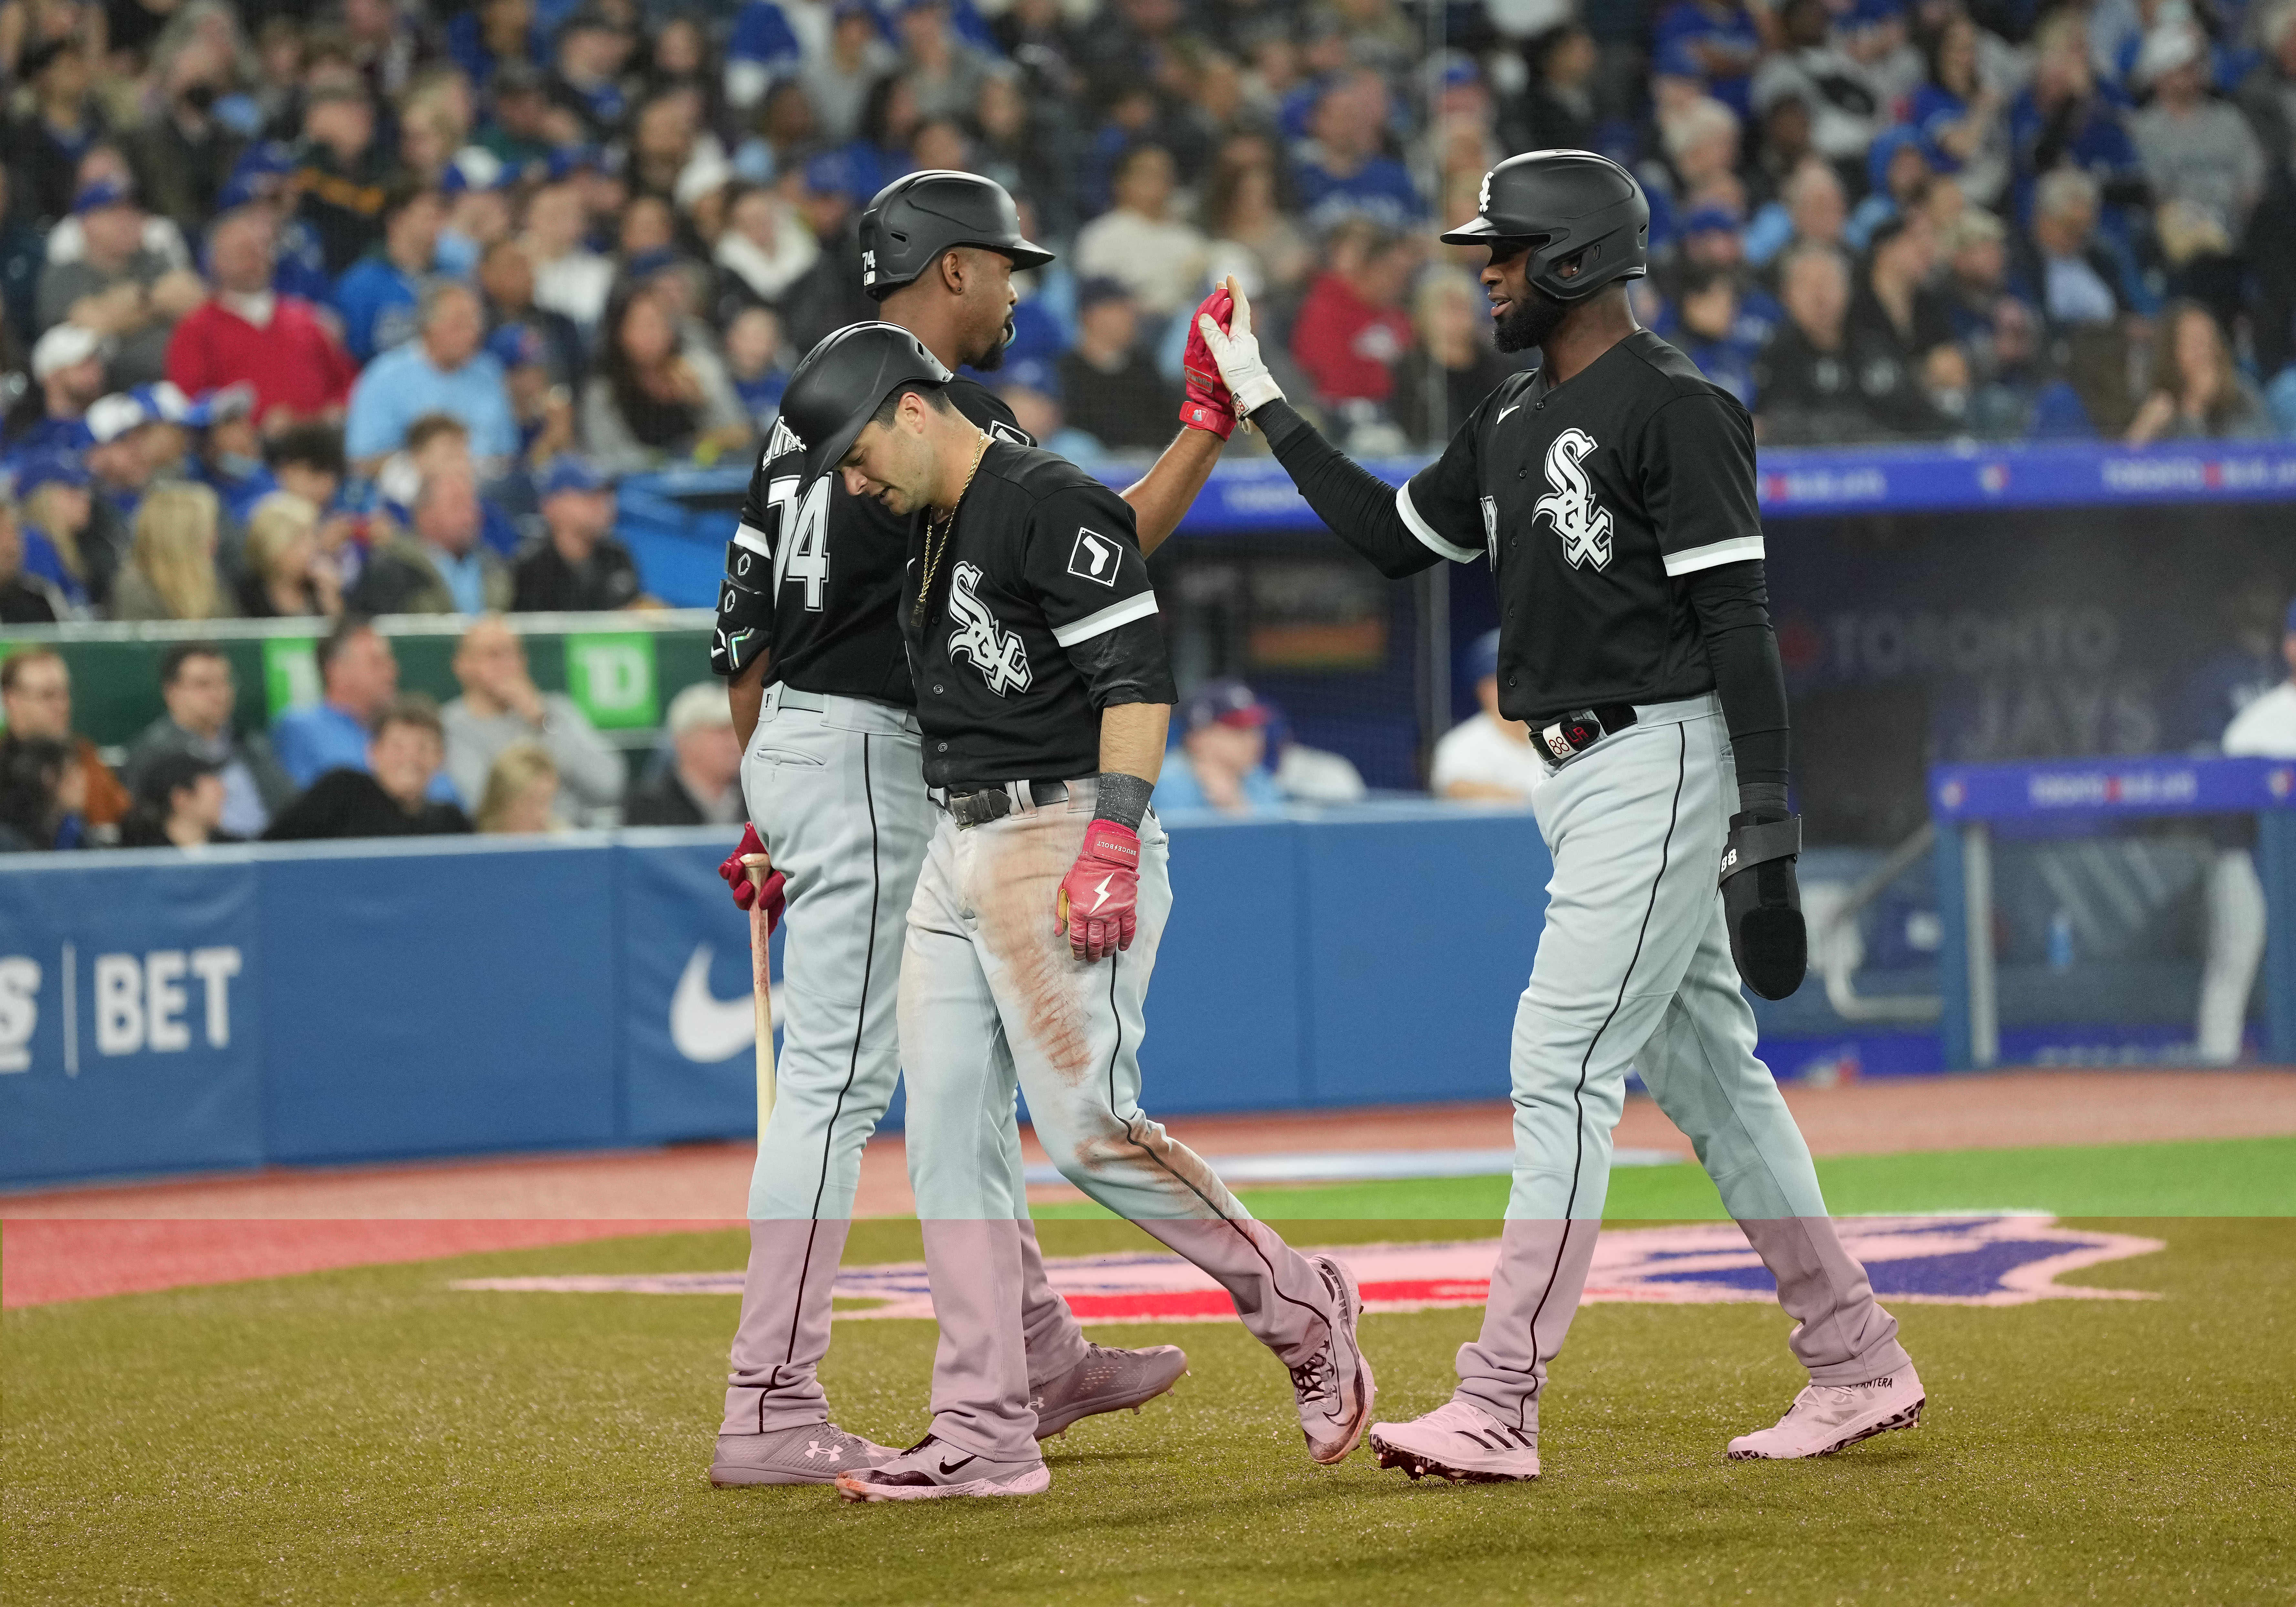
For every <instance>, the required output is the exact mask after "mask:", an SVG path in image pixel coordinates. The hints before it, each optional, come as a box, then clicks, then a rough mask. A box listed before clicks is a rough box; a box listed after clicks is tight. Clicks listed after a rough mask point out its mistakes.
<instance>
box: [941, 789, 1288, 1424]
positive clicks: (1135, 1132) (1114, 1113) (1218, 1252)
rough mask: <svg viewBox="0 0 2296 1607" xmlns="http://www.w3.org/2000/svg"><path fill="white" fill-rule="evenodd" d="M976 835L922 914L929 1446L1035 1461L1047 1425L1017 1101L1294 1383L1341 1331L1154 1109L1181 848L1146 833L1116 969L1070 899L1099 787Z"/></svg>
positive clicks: (948, 828)
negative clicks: (1152, 1039)
mask: <svg viewBox="0 0 2296 1607" xmlns="http://www.w3.org/2000/svg"><path fill="white" fill-rule="evenodd" d="M1013 792H1014V794H1015V796H1016V798H1017V799H1019V807H1017V808H1015V810H1014V812H1013V813H1012V814H1009V815H1007V816H1005V817H1004V818H1002V819H1000V820H995V821H991V822H988V823H987V824H982V825H977V826H971V827H964V828H960V827H958V826H957V824H955V822H954V821H953V820H951V819H949V818H948V817H947V816H945V815H944V816H941V818H940V821H939V825H938V826H937V828H936V829H935V831H934V832H933V840H932V847H931V850H930V851H929V852H928V853H927V855H926V857H925V868H924V873H923V874H922V876H921V877H920V878H919V879H918V881H917V890H916V898H915V900H914V903H913V904H912V905H911V906H910V908H909V931H908V951H907V954H906V957H905V958H904V959H903V960H902V962H901V1007H900V1018H901V1042H902V1044H903V1045H904V1054H905V1059H906V1067H907V1072H908V1078H909V1104H908V1154H909V1181H910V1184H911V1185H912V1187H914V1190H915V1192H916V1197H917V1215H918V1216H919V1217H921V1218H923V1228H924V1242H925V1262H926V1266H927V1268H928V1270H929V1271H930V1273H931V1279H932V1292H933V1312H934V1315H935V1316H937V1317H938V1318H939V1323H940V1347H939V1352H938V1354H937V1355H936V1357H935V1359H934V1364H933V1394H932V1408H933V1425H932V1431H933V1433H934V1434H935V1435H937V1436H938V1437H939V1439H942V1440H944V1441H945V1442H947V1444H950V1445H953V1446H955V1447H958V1448H959V1449H961V1450H964V1451H968V1452H971V1453H972V1454H973V1455H980V1456H988V1457H994V1458H997V1459H1000V1460H1025V1459H1027V1458H1028V1457H1029V1456H1031V1455H1034V1452H1033V1450H1032V1448H1031V1447H1032V1444H1033V1439H1032V1437H1033V1433H1034V1431H1035V1428H1036V1421H1037V1416H1036V1412H1035V1410H1034V1409H1033V1407H1032V1406H1031V1405H1030V1399H1029V1398H1030V1393H1031V1391H1030V1390H1029V1382H1030V1379H1029V1372H1030V1368H1029V1357H1028V1355H1027V1349H1028V1346H1027V1341H1028V1337H1029V1336H1028V1334H1027V1332H1026V1330H1025V1326H1024V1323H1023V1319H1022V1306H1021V1301H1020V1300H1017V1299H1015V1298H1013V1294H1014V1291H1016V1290H1017V1289H1018V1288H1019V1287H1020V1284H1021V1281H1022V1280H1023V1279H1024V1278H1025V1276H1026V1267H1025V1260H1024V1257H1025V1248H1026V1244H1027V1236H1026V1234H1025V1231H1024V1230H1025V1228H1026V1226H1027V1224H1026V1218H1027V1216H1028V1201H1027V1194H1026V1193H1025V1190H1024V1186H1023V1181H1022V1177H1021V1144H1020V1132H1019V1127H1018V1126H1017V1114H1016V1111H1015V1108H1014V1095H1015V1092H1016V1090H1017V1091H1020V1092H1024V1093H1026V1094H1027V1095H1028V1098H1029V1118H1030V1119H1031V1120H1032V1121H1033V1122H1034V1123H1035V1124H1036V1129H1037V1138H1038V1139H1039V1140H1041V1141H1042V1143H1043V1144H1044V1146H1045V1151H1046V1153H1047V1154H1048V1155H1050V1156H1051V1157H1052V1159H1053V1161H1054V1164H1055V1165H1056V1166H1058V1167H1059V1168H1060V1169H1061V1173H1062V1176H1063V1177H1067V1178H1068V1179H1069V1180H1070V1182H1072V1183H1074V1184H1075V1185H1077V1186H1078V1188H1081V1189H1082V1190H1084V1192H1085V1193H1087V1194H1088V1195H1090V1196H1091V1197H1092V1198H1093V1199H1095V1200H1097V1201H1100V1203H1101V1204H1103V1205H1104V1206H1106V1207H1108V1209H1111V1210H1112V1211H1114V1212H1116V1213H1117V1214H1118V1215H1119V1216H1121V1217H1124V1218H1128V1219H1129V1220H1131V1221H1133V1222H1135V1223H1136V1224H1138V1225H1139V1226H1140V1227H1141V1228H1143V1229H1144V1230H1145V1231H1146V1232H1147V1233H1148V1234H1151V1235H1152V1237H1154V1238H1156V1239H1158V1240H1160V1241H1161V1242H1163V1243H1164V1244H1166V1245H1167V1246H1169V1248H1170V1249H1172V1250H1176V1251H1177V1252H1178V1253H1179V1254H1181V1255H1183V1256H1185V1257H1186V1258H1187V1259H1189V1260H1191V1261H1193V1262H1194V1263H1195V1265H1196V1266H1197V1267H1201V1268H1202V1269H1203V1271H1205V1272H1206V1273H1208V1274H1210V1275H1211V1277H1212V1278H1214V1279H1215V1280H1217V1281H1218V1283H1220V1284H1221V1286H1222V1287H1224V1288H1225V1289H1226V1291H1227V1292H1228V1294H1229V1296H1230V1297H1231V1298H1232V1299H1233V1300H1234V1302H1235V1307H1236V1311H1237V1314H1238V1315H1239V1316H1242V1319H1243V1324H1244V1326H1245V1327H1246V1328H1247V1329H1249V1330H1250V1331H1251V1333H1252V1334H1253V1336H1254V1337H1255V1338H1257V1339H1259V1341H1260V1342H1261V1343H1262V1344H1264V1345H1266V1346H1267V1348H1268V1349H1270V1350H1272V1351H1274V1352H1275V1356H1276V1358H1277V1359H1278V1360H1279V1361H1281V1362H1283V1364H1284V1365H1286V1366H1291V1365H1296V1364H1298V1363H1300V1362H1303V1361H1305V1360H1307V1359H1308V1357H1309V1356H1311V1355H1312V1354H1313V1353H1314V1352H1315V1350H1316V1348H1317V1347H1318V1346H1320V1345H1321V1344H1322V1343H1323V1342H1324V1340H1325V1338H1326V1337H1327V1335H1328V1334H1329V1332H1330V1324H1331V1321H1332V1317H1333V1310H1332V1302H1331V1297H1330V1295H1329V1294H1328V1292H1327V1291H1325V1288H1324V1282H1323V1278H1322V1275H1320V1274H1319V1273H1318V1272H1317V1271H1316V1268H1315V1267H1313V1266H1311V1265H1310V1264H1309V1263H1308V1260H1307V1259H1305V1258H1304V1257H1302V1256H1301V1255H1300V1253H1299V1252H1298V1251H1297V1250H1293V1249H1292V1247H1291V1246H1290V1245H1288V1244H1286V1243H1284V1242H1283V1240H1282V1239H1281V1238H1280V1237H1279V1236H1277V1234H1275V1231H1274V1230H1273V1229H1271V1228H1269V1227H1268V1226H1267V1225H1266V1224H1264V1223H1261V1222H1258V1221H1255V1220H1253V1218H1252V1217H1251V1213H1250V1212H1248V1211H1246V1210H1245V1209H1244V1208H1243V1207H1242V1205H1241V1204H1239V1203H1237V1201H1236V1200H1235V1197H1234V1195H1232V1194H1230V1193H1228V1191H1227V1189H1226V1186H1225V1185H1222V1184H1221V1182H1220V1180H1219V1178H1218V1177H1216V1176H1214V1174H1213V1172H1212V1169H1211V1168H1210V1166H1208V1165H1207V1164H1205V1162H1204V1160H1203V1159H1202V1158H1201V1156H1199V1155H1197V1154H1196V1153H1195V1152H1193V1151H1192V1150H1190V1149H1189V1148H1188V1147H1187V1146H1186V1145H1185V1144H1181V1143H1179V1142H1178V1141H1177V1140H1176V1139H1174V1138H1172V1137H1171V1136H1169V1135H1168V1134H1167V1133H1166V1132H1165V1131H1164V1129H1163V1127H1160V1125H1158V1124H1157V1123H1156V1122H1154V1121H1152V1120H1151V1119H1149V1118H1148V1116H1147V1115H1146V1114H1145V1113H1144V1111H1142V1110H1141V1109H1140V1040H1141V1037H1142V1036H1143V1034H1144V1031H1145V1030H1146V1022H1145V1020H1144V1016H1143V1013H1142V1004H1143V1002H1144V999H1145V998H1146V996H1147V992H1148V980H1149V977H1150V976H1151V974H1152V972H1154V970H1155V965H1156V949H1157V946H1158V944H1159V943H1160V941H1161V940H1162V939H1163V935H1164V923H1165V921H1166V918H1167V917H1168V916H1169V914H1171V909H1172V881H1171V874H1170V860H1169V843H1168V841H1167V840H1166V838H1165V835H1164V830H1163V827H1162V826H1161V825H1160V824H1158V822H1157V820H1156V817H1155V816H1154V815H1153V814H1151V815H1149V816H1148V817H1147V818H1146V819H1145V820H1144V821H1143V822H1142V823H1141V826H1140V904H1139V926H1138V930H1137V931H1136V935H1135V936H1134V938H1133V940H1132V947H1129V948H1128V949H1125V950H1124V951H1122V952H1121V953H1119V954H1118V955H1116V956H1115V957H1114V958H1113V959H1111V960H1102V961H1101V962H1099V963H1096V964H1087V963H1084V962H1082V961H1079V960H1078V959H1076V958H1074V957H1073V955H1071V953H1070V948H1069V941H1068V936H1067V933H1066V932H1065V931H1062V930H1061V929H1060V928H1059V927H1058V925H1057V924H1056V921H1055V915H1054V908H1055V905H1056V903H1057V898H1058V893H1059V890H1060V884H1061V879H1062V877H1063V876H1065V875H1066V874H1067V873H1068V870H1069V867H1070V865H1073V864H1074V863H1075V862H1076V857H1077V853H1078V849H1081V848H1082V847H1083V844H1084V832H1085V827H1086V826H1087V824H1089V823H1090V822H1091V820H1092V816H1093V808H1094V792H1095V783H1093V782H1092V781H1090V780H1086V781H1081V782H1071V783H1069V794H1068V797H1067V798H1066V799H1064V800H1062V801H1059V802H1054V803H1048V804H1046V805H1044V806H1042V807H1038V806H1037V805H1036V803H1035V802H1034V800H1033V799H1031V798H1030V797H1029V792H1028V789H1027V787H1026V784H1025V783H1014V786H1013Z"/></svg>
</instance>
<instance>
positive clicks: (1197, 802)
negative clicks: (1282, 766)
mask: <svg viewBox="0 0 2296 1607" xmlns="http://www.w3.org/2000/svg"><path fill="white" fill-rule="evenodd" d="M1269 713H1270V711H1269V709H1268V707H1267V704H1265V703H1263V702H1261V701H1259V698H1258V696H1256V695H1255V694H1254V693H1253V692H1252V690H1251V687H1249V686H1247V685H1244V684H1243V683H1242V681H1210V682H1207V683H1206V684H1205V685H1202V686H1200V687H1198V688H1197V689H1196V690H1195V691H1194V692H1193V693H1191V694H1190V695H1189V697H1188V699H1187V701H1185V702H1184V703H1182V704H1181V705H1180V709H1179V718H1178V720H1177V722H1176V723H1177V725H1178V726H1179V727H1180V740H1179V743H1178V745H1177V750H1175V751H1173V752H1172V753H1170V754H1169V755H1167V756H1166V758H1165V761H1164V769H1163V774H1162V775H1160V777H1159V778H1158V780H1157V783H1156V796H1155V799H1154V802H1155V805H1156V808H1157V811H1158V813H1160V814H1169V813H1175V812H1185V811H1187V810H1192V809H1193V810H1199V811H1203V810H1209V811H1211V812H1213V813H1216V814H1221V815H1256V814H1260V813H1263V812H1265V811H1267V810H1273V809H1281V808H1283V789H1281V788H1280V787H1278V786H1277V785H1276V784H1275V776H1274V775H1270V774H1269V773H1268V769H1267V724H1268V716H1269Z"/></svg>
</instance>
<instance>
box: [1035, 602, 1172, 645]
mask: <svg viewBox="0 0 2296 1607" xmlns="http://www.w3.org/2000/svg"><path fill="white" fill-rule="evenodd" d="M1155 611H1156V594H1155V593H1153V592H1142V593H1140V594H1137V595H1136V596H1131V597H1127V598H1125V599H1124V601H1122V602H1121V603H1110V604H1109V605H1108V606H1107V607H1106V608H1103V609H1102V610H1101V611H1099V612H1098V613H1096V614H1087V615H1086V616H1085V617H1084V618H1083V619H1076V620H1072V621H1070V623H1069V624H1066V625H1055V626H1054V627H1053V640H1054V641H1055V642H1057V643H1059V644H1061V645H1062V647H1074V646H1075V645H1076V644H1078V643H1079V642H1089V641H1091V640H1092V639H1093V638H1094V637H1095V636H1097V635H1101V634H1102V633H1103V632H1105V631H1111V630H1114V629H1115V628H1116V627H1118V626H1119V625H1129V624H1131V623H1132V621H1134V620H1135V619H1146V618H1147V617H1148V616H1149V615H1151V614H1152V613H1154V612H1155Z"/></svg>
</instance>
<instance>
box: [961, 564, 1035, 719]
mask: <svg viewBox="0 0 2296 1607" xmlns="http://www.w3.org/2000/svg"><path fill="white" fill-rule="evenodd" d="M979 588H980V570H979V568H977V567H976V566H974V565H972V564H970V563H960V564H958V565H957V566H956V568H955V570H953V571H952V572H951V573H950V575H949V578H948V611H949V612H950V613H951V614H952V615H954V616H955V618H956V619H957V621H958V624H957V627H956V629H955V630H953V631H951V632H950V633H949V636H948V656H949V658H950V659H951V660H956V659H970V660H972V666H973V668H976V669H978V670H979V671H980V678H981V679H982V680H984V681H986V682H988V690H989V691H991V692H993V693H996V695H997V696H998V697H1000V698H1001V697H1003V696H1004V695H1005V693H1012V692H1026V691H1028V690H1029V650H1028V648H1027V647H1025V646H1023V645H1022V644H1021V638H1020V636H1019V635H1016V634H1015V633H1013V632H1012V631H1009V630H1006V629H1005V627H1002V626H1000V625H998V624H997V623H996V615H994V614H992V613H990V612H989V611H988V604H987V603H983V602H981V600H980V594H979Z"/></svg>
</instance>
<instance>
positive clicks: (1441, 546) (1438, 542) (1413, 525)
mask: <svg viewBox="0 0 2296 1607" xmlns="http://www.w3.org/2000/svg"><path fill="white" fill-rule="evenodd" d="M1395 512H1396V514H1397V516H1398V517H1399V518H1400V519H1401V520H1402V521H1403V526H1404V529H1407V530H1409V531H1410V532H1411V533H1412V534H1413V535H1414V536H1416V537H1419V539H1420V541H1421V543H1422V544H1423V545H1425V546H1426V548H1427V550H1428V551H1430V552H1431V553H1439V554H1440V555H1441V556H1443V557H1445V558H1448V559H1449V560H1450V561H1451V562H1454V563H1472V562H1474V561H1475V560H1476V559H1478V558H1480V557H1481V556H1482V554H1481V553H1479V552H1477V551H1476V550H1475V549H1474V548H1472V547H1463V546H1461V545H1459V544H1458V543H1457V542H1456V541H1447V540H1446V539H1445V538H1444V537H1441V536H1439V535H1437V534H1436V531H1435V527H1434V526H1433V525H1431V524H1429V523H1428V522H1427V521H1425V520H1424V519H1422V518H1421V517H1420V516H1419V510H1418V509H1417V508H1415V507H1414V506H1412V504H1411V487H1410V485H1409V484H1408V483H1406V484H1404V485H1400V486H1398V487H1396V488H1395Z"/></svg>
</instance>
